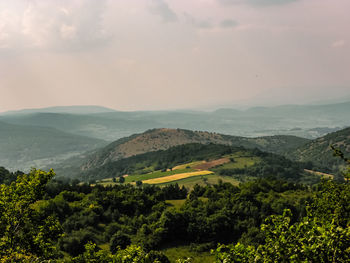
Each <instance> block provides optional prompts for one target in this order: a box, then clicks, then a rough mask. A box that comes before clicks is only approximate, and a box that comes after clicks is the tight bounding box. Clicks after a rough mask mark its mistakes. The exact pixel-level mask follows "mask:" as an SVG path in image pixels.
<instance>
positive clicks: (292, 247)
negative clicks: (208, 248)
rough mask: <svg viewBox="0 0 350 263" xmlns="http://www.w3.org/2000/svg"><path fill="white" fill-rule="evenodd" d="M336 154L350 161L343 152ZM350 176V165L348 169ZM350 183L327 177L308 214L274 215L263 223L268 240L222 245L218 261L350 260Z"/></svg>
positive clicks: (347, 161)
mask: <svg viewBox="0 0 350 263" xmlns="http://www.w3.org/2000/svg"><path fill="white" fill-rule="evenodd" d="M333 149H334V152H335V155H336V156H338V157H340V158H341V159H343V161H345V163H346V164H347V165H350V159H348V158H347V157H346V156H345V155H344V153H343V152H341V151H340V150H339V149H337V148H333ZM344 177H345V179H347V180H349V179H350V167H348V169H347V171H345V172H344ZM349 201H350V184H349V183H348V182H347V183H343V184H337V183H335V182H332V181H325V182H323V183H322V184H321V185H319V189H318V191H317V192H316V194H315V197H314V199H313V202H312V203H311V204H308V205H307V206H306V216H305V217H303V218H302V219H300V220H298V221H297V222H293V213H292V212H291V210H290V209H285V210H284V213H283V215H273V216H270V217H268V218H267V219H266V220H265V224H262V225H261V233H262V234H263V235H264V237H265V238H264V240H263V242H261V243H260V244H258V245H257V246H252V245H251V244H249V245H247V244H241V243H237V244H236V245H233V244H232V245H228V246H225V245H221V246H219V247H218V248H217V250H216V262H225V263H231V262H349V261H350V205H349Z"/></svg>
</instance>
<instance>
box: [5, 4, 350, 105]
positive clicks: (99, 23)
mask: <svg viewBox="0 0 350 263" xmlns="http://www.w3.org/2000/svg"><path fill="white" fill-rule="evenodd" d="M349 10H350V1H349V0H191V1H189V0H109V1H108V0H36V1H34V0H1V1H0V96H1V103H0V111H6V110H14V109H21V108H33V107H35V108H37V107H46V106H53V105H84V104H85V105H102V106H107V107H111V108H114V109H118V110H145V109H146V110H149V109H176V108H200V107H210V106H214V105H234V104H244V103H246V104H249V103H255V104H259V103H261V104H262V103H266V102H271V103H275V104H276V103H277V104H284V103H307V102H310V101H317V100H324V99H333V98H337V97H344V96H345V97H346V96H350V15H349ZM349 98H350V97H349Z"/></svg>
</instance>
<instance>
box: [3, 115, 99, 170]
mask: <svg viewBox="0 0 350 263" xmlns="http://www.w3.org/2000/svg"><path fill="white" fill-rule="evenodd" d="M105 144H106V142H105V141H102V140H99V139H94V138H88V137H84V136H79V135H74V134H70V133H66V132H63V131H60V130H56V129H53V128H48V127H37V126H24V125H13V124H8V123H4V122H0V165H2V166H6V167H8V168H11V169H23V170H27V169H29V168H30V167H32V166H39V167H43V166H48V165H50V164H51V165H52V164H54V163H58V162H61V161H62V160H65V159H67V158H69V157H72V156H74V155H79V154H82V153H84V152H86V151H90V150H93V149H96V148H97V147H101V146H103V145H105Z"/></svg>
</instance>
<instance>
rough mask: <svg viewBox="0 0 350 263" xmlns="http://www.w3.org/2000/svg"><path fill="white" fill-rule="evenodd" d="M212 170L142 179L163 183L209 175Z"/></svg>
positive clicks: (152, 182)
mask: <svg viewBox="0 0 350 263" xmlns="http://www.w3.org/2000/svg"><path fill="white" fill-rule="evenodd" d="M212 173H213V172H212V171H198V172H189V173H181V174H174V175H169V176H164V177H159V178H154V179H149V180H145V181H142V182H143V183H145V184H163V183H168V182H172V181H177V180H181V179H185V178H189V177H193V176H199V175H208V174H212Z"/></svg>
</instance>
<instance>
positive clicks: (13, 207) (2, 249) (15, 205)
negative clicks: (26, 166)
mask: <svg viewBox="0 0 350 263" xmlns="http://www.w3.org/2000/svg"><path fill="white" fill-rule="evenodd" d="M53 176H54V172H53V171H52V170H51V171H50V172H48V173H46V172H44V171H40V170H35V169H33V170H31V171H30V173H29V174H22V175H19V176H18V177H17V180H16V181H14V182H12V183H11V184H10V185H3V184H2V185H0V259H1V260H2V262H12V261H16V260H19V259H27V260H29V259H31V258H50V257H52V256H53V255H54V252H55V247H54V246H53V242H54V241H55V240H56V239H57V238H58V236H59V235H60V233H61V231H62V230H61V226H60V224H59V222H58V220H57V219H56V218H55V217H53V216H47V217H45V216H43V215H42V214H41V213H40V212H39V211H38V208H37V207H38V205H37V201H38V200H40V199H41V198H42V196H43V195H44V193H45V187H46V185H47V183H48V182H49V181H50V179H51V178H52V177H53Z"/></svg>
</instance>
